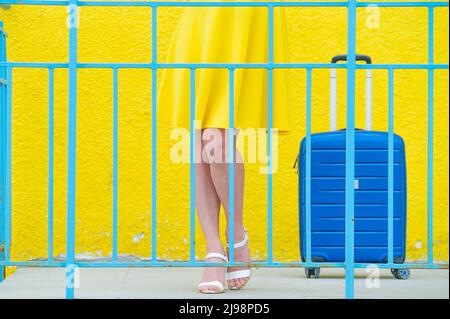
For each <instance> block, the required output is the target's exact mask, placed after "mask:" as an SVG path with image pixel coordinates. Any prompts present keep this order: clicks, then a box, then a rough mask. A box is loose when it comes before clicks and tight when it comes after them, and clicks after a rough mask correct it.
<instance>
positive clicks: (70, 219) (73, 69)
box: [0, 0, 449, 298]
mask: <svg viewBox="0 0 450 319" xmlns="http://www.w3.org/2000/svg"><path fill="white" fill-rule="evenodd" d="M0 5H46V6H69V7H70V10H69V14H71V15H72V18H73V19H74V21H76V20H77V19H78V7H83V6H97V7H107V6H117V7H130V6H135V7H148V8H150V9H151V12H152V19H151V33H152V52H151V60H150V62H148V63H125V62H122V63H82V62H80V61H79V60H78V32H77V27H76V26H75V25H72V26H71V27H70V28H69V58H68V61H66V62H54V63H49V62H12V61H7V60H6V47H5V48H4V51H5V52H1V53H2V54H3V53H4V59H1V57H2V56H0V75H1V76H0V77H1V81H2V82H0V86H1V89H2V91H1V92H2V100H1V102H2V104H1V110H0V114H1V118H0V120H1V132H2V135H1V141H2V145H3V146H2V148H1V152H2V153H1V156H0V158H1V160H2V161H1V165H0V169H1V173H2V176H1V179H0V181H1V191H2V193H1V195H2V200H1V206H0V208H1V216H0V217H2V218H1V219H0V221H1V223H0V226H1V230H2V231H0V235H1V236H0V245H2V246H1V247H2V248H3V249H2V251H0V268H1V267H7V266H17V267H65V268H66V276H67V280H68V281H67V287H66V295H67V298H74V293H75V289H74V287H73V285H71V283H72V281H71V280H73V272H74V268H73V266H76V267H82V268H83V267H97V268H104V267H112V268H116V267H229V266H235V267H236V266H252V267H269V268H271V267H272V268H275V267H285V268H289V267H293V268H299V267H304V268H314V267H323V268H344V269H345V270H346V297H347V298H353V297H354V270H355V269H358V268H367V267H369V266H372V265H369V264H365V263H356V262H355V258H354V247H355V243H354V216H355V212H354V207H355V197H354V196H355V190H354V182H355V134H356V133H355V132H356V130H355V91H356V90H355V88H356V72H357V71H358V70H372V69H384V70H388V71H389V119H388V120H389V147H388V153H389V164H388V167H389V174H388V179H389V192H388V193H389V200H388V225H389V226H388V235H387V236H388V245H387V246H388V260H387V263H383V264H379V265H377V266H378V267H379V268H381V269H390V268H395V269H405V268H408V269H416V268H420V269H442V268H444V269H448V264H447V263H445V264H439V263H435V261H434V255H433V238H434V237H433V236H434V234H433V225H434V224H433V216H434V215H433V209H434V203H433V194H434V193H433V190H434V177H433V172H434V165H433V156H434V146H433V141H434V90H435V85H434V73H435V71H436V70H448V68H449V65H448V64H442V63H435V60H434V52H435V51H434V32H435V31H434V26H435V25H434V10H435V8H438V7H448V2H423V1H421V2H410V1H406V2H378V1H370V2H359V1H355V0H349V1H340V2H311V1H305V2H282V1H274V2H265V1H264V2H263V1H261V2H245V1H241V2H238V1H236V2H195V1H194V2H192V1H191V2H164V1H155V2H151V1H143V2H139V1H130V2H127V1H77V0H67V1H59V0H57V1H44V0H40V1H33V0H0ZM368 6H378V7H389V8H405V7H418V8H426V9H427V10H428V29H429V31H428V35H427V36H428V61H427V63H423V64H418V63H415V64H398V63H397V64H395V63H394V64H372V65H360V64H357V63H356V35H357V31H356V12H357V8H363V7H368ZM160 7H263V8H267V10H268V20H269V34H268V43H269V48H268V50H269V54H268V61H267V62H265V63H160V62H159V61H158V59H157V56H158V55H157V49H158V47H157V26H158V21H157V9H158V8H160ZM277 7H324V8H330V7H340V8H345V9H346V10H347V11H348V52H347V54H348V57H349V58H348V61H347V63H345V64H338V65H336V64H330V63H277V62H276V61H275V59H274V11H275V8H277ZM3 40H4V38H3ZM16 68H40V69H47V70H48V83H49V89H48V90H49V91H48V110H49V113H48V125H49V133H48V143H49V144H48V155H49V156H48V161H49V162H48V171H49V180H48V205H49V209H48V238H49V241H48V259H47V260H43V261H41V260H40V261H14V260H11V258H10V248H11V165H12V161H11V146H12V143H11V142H12V140H11V136H12V112H13V104H12V85H13V83H12V72H13V69H16ZM174 68H176V69H188V70H191V72H190V81H191V85H190V93H191V97H190V101H189V102H190V117H191V118H190V122H191V156H193V155H192V154H195V152H194V148H195V145H194V144H195V143H194V141H195V138H194V124H193V123H194V121H195V105H196V101H195V85H193V83H195V77H196V71H197V70H199V69H226V70H228V73H229V84H230V85H229V87H230V92H229V96H230V112H229V113H230V117H229V122H230V129H229V133H230V137H231V138H232V137H233V135H234V130H235V125H234V123H235V119H234V75H235V71H236V70H238V69H265V70H267V74H268V106H267V114H268V115H267V119H268V128H269V129H268V137H269V138H268V144H269V145H268V153H269V154H268V156H269V174H268V176H267V185H268V187H267V200H268V204H267V224H268V226H267V256H268V257H267V260H266V261H254V262H251V263H240V262H236V261H235V258H234V253H233V250H231V251H230V256H229V257H230V261H229V262H228V263H226V264H223V263H220V264H216V263H206V262H199V261H197V260H196V256H195V252H196V247H195V240H194V238H195V230H196V229H195V183H196V181H195V165H194V163H195V161H194V158H191V168H190V181H189V183H190V189H191V194H190V226H189V231H190V238H191V240H190V257H189V260H186V261H162V260H158V254H157V249H156V247H157V245H156V244H157V222H156V221H157V219H156V217H157V193H156V192H157V187H158V184H157V176H158V171H157V168H158V163H157V160H156V159H157V150H158V140H157V134H156V132H157V129H158V127H157V122H156V118H157V95H156V85H157V84H156V83H157V81H156V80H157V71H158V70H160V69H174ZM56 69H67V70H68V71H69V98H68V103H69V111H68V118H69V134H68V172H67V174H68V181H67V203H68V206H67V247H66V257H65V259H63V260H60V259H56V258H54V257H53V239H52V238H53V157H54V154H53V153H54V149H53V148H54V144H53V143H54V130H53V126H54V110H53V106H54V105H53V104H54V71H55V70H56ZM78 69H111V71H112V78H113V113H114V114H113V172H112V173H113V199H112V200H113V208H112V220H113V223H112V224H113V225H112V228H113V235H112V256H111V258H110V259H109V260H107V261H103V260H102V261H92V262H86V261H81V260H77V259H76V256H75V226H76V218H75V217H76V215H75V214H76V206H75V190H76V183H75V177H76V155H77V152H76V144H77V135H76V132H77V86H78V82H77V70H78ZM120 69H149V70H152V103H151V105H152V127H151V129H152V141H151V145H152V179H151V185H152V209H151V234H152V237H151V250H150V259H149V260H142V261H130V260H126V259H121V258H120V257H119V251H118V186H119V180H118V173H119V164H118V154H119V153H118V152H119V145H118V139H119V127H118V121H119V112H118V108H119V98H118V97H119V93H118V92H119V72H118V71H119V70H120ZM276 69H304V70H306V71H307V72H306V81H307V88H306V90H307V92H306V93H307V94H306V109H307V112H306V114H307V115H306V130H307V132H306V141H307V147H306V153H307V156H306V158H307V165H306V167H307V168H306V194H307V195H306V203H307V205H306V207H307V209H306V225H307V226H308V225H310V223H311V152H312V147H311V136H312V128H311V120H312V83H313V72H312V71H313V70H315V69H345V70H347V82H348V88H347V132H346V142H347V150H346V163H347V165H346V166H347V168H346V211H345V250H346V258H345V262H342V263H326V262H325V263H317V262H313V260H312V256H311V227H307V231H306V251H307V253H306V255H307V258H306V262H285V263H283V262H277V261H275V260H274V256H273V233H272V224H273V208H272V206H273V199H272V195H273V176H272V174H271V173H272V159H273V145H272V140H273V107H274V105H273V82H274V78H273V73H274V70H276ZM396 70H427V71H428V83H429V87H428V114H429V117H428V149H427V156H428V167H427V199H428V203H427V206H428V207H427V208H428V209H427V228H428V235H427V236H428V259H427V261H426V262H423V263H407V264H396V263H395V262H394V253H393V247H394V238H393V229H394V227H393V226H394V214H393V196H392V194H393V181H394V174H393V167H394V161H393V154H394V145H393V138H394V106H395V105H394V86H395V71H396ZM233 152H234V149H233V147H232V145H231V146H230V165H229V176H230V182H229V185H230V202H231V203H234V197H233V196H234V165H233V159H234V156H233V155H234V154H233ZM230 206H231V207H234V205H230ZM233 217H234V211H233V208H231V211H230V235H231V236H230V241H231V242H230V246H231V247H232V246H233V244H234V242H233V241H234V239H233V238H234V236H232V233H233V229H234V225H233V221H234V218H233ZM1 279H2V277H0V280H1Z"/></svg>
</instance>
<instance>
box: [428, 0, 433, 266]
mask: <svg viewBox="0 0 450 319" xmlns="http://www.w3.org/2000/svg"><path fill="white" fill-rule="evenodd" d="M428 64H429V65H432V64H434V7H432V6H430V7H428ZM427 169H428V176H427V184H428V185H427V188H428V190H427V201H428V202H427V206H428V209H427V210H428V214H427V215H428V216H427V219H428V221H427V225H428V226H427V228H428V234H427V237H428V263H429V264H430V265H431V264H433V263H434V253H433V250H434V249H433V245H434V230H433V226H434V211H433V210H434V69H432V68H430V69H429V70H428V168H427Z"/></svg>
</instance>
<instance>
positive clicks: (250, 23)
mask: <svg viewBox="0 0 450 319" xmlns="http://www.w3.org/2000/svg"><path fill="white" fill-rule="evenodd" d="M267 11H268V10H267V8H258V7H253V8H252V7H242V8H217V7H216V8H185V10H184V11H183V14H182V16H181V20H180V21H179V23H178V26H177V29H176V31H175V34H174V36H173V39H172V43H171V46H170V49H169V52H168V56H167V62H168V63H267V61H268V37H269V36H268V12H267ZM274 18H275V19H274V26H275V41H274V42H275V62H277V63H284V62H287V61H288V59H287V41H286V40H287V39H286V26H285V16H284V9H282V8H279V9H276V10H275V17H274ZM267 79H268V73H267V70H264V69H238V70H236V72H235V88H234V94H235V97H234V102H235V127H236V128H240V129H245V128H267V126H268V125H267V122H268V102H267V101H268V80H267ZM160 81H161V82H160V85H159V91H158V110H159V112H158V121H159V122H163V123H166V124H168V125H170V126H173V127H182V128H189V127H190V71H189V70H184V69H164V70H163V71H162V74H161V77H160ZM288 84H289V80H288V71H287V70H275V71H274V86H273V121H274V124H273V127H274V128H277V129H279V130H280V131H287V130H289V109H288V108H289V103H288ZM195 94H196V96H195V101H196V105H195V107H196V121H197V125H196V126H197V127H196V128H197V129H202V128H228V127H230V126H229V124H230V123H229V101H230V100H229V72H228V70H226V69H199V70H197V72H196V93H195Z"/></svg>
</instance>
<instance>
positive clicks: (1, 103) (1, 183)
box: [0, 21, 8, 282]
mask: <svg viewBox="0 0 450 319" xmlns="http://www.w3.org/2000/svg"><path fill="white" fill-rule="evenodd" d="M0 28H2V29H3V22H2V21H0ZM0 61H1V62H3V61H6V43H5V35H4V32H0ZM0 78H1V79H2V80H5V81H6V82H0V97H1V100H0V247H2V246H1V245H3V244H4V235H5V232H4V218H5V200H4V199H5V156H6V150H5V145H6V141H5V138H6V131H5V128H6V118H5V117H6V116H5V113H6V90H7V85H8V82H7V80H6V74H5V68H0ZM4 256H5V254H4V251H3V249H0V261H3V260H4ZM4 272H5V267H3V266H0V282H2V281H3V280H4V279H5V273H4Z"/></svg>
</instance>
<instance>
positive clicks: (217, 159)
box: [207, 129, 251, 288]
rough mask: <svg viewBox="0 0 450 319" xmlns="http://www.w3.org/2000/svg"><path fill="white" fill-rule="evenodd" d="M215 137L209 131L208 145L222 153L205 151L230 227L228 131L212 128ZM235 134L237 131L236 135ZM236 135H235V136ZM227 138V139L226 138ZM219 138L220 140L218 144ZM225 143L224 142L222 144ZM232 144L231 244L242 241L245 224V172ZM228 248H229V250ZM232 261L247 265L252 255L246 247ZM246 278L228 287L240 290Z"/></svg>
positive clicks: (238, 154) (239, 155) (236, 253)
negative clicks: (232, 205)
mask: <svg viewBox="0 0 450 319" xmlns="http://www.w3.org/2000/svg"><path fill="white" fill-rule="evenodd" d="M215 132H216V133H215V134H213V132H211V133H210V132H208V133H209V134H207V135H209V136H211V135H214V136H215V141H213V142H211V143H213V144H215V147H214V149H215V150H219V149H221V154H211V153H210V152H208V154H207V155H208V156H209V158H208V160H209V162H210V169H211V177H212V181H213V183H214V186H215V189H216V192H217V195H218V196H219V198H220V201H221V202H222V205H223V207H224V210H225V213H226V218H227V221H228V224H229V215H230V214H229V212H230V200H229V199H230V197H229V194H230V193H229V158H230V157H229V144H228V140H229V138H228V134H229V131H228V130H224V129H220V130H219V129H215ZM237 133H238V132H237ZM236 136H237V134H236ZM225 137H226V138H225ZM219 139H221V140H220V141H219ZM225 141H227V142H225ZM232 143H233V145H234V153H235V159H234V163H235V164H234V171H235V178H234V180H235V187H234V192H235V194H234V242H235V243H238V242H241V241H243V240H244V236H245V234H244V232H245V227H244V222H243V206H244V180H245V170H244V164H243V158H242V155H241V154H240V153H239V151H238V150H237V148H236V138H235V139H234V141H232ZM226 235H227V238H228V236H229V230H228V227H227V234H226ZM230 248H231V247H230ZM234 253H235V260H236V261H240V262H250V261H251V255H250V249H249V247H248V245H246V246H245V247H242V248H238V249H235V251H234ZM244 269H248V268H246V267H240V268H229V269H228V270H229V271H230V272H231V271H239V270H244ZM247 280H248V279H243V278H239V279H234V280H232V281H230V286H231V287H235V288H240V287H242V286H243V285H245V284H246V283H247Z"/></svg>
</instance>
